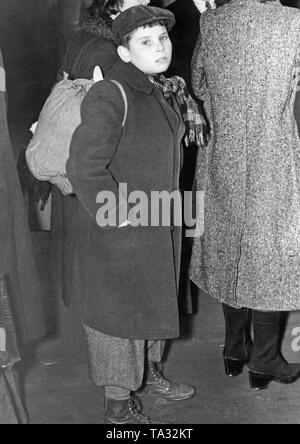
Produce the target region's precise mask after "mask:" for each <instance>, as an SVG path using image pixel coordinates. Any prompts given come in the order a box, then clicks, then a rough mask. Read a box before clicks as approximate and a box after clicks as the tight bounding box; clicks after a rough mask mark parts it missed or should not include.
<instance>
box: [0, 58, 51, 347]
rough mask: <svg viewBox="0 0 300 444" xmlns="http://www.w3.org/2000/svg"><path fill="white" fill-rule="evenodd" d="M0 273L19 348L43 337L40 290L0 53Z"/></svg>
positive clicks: (43, 327) (43, 326)
mask: <svg viewBox="0 0 300 444" xmlns="http://www.w3.org/2000/svg"><path fill="white" fill-rule="evenodd" d="M0 272H1V273H3V275H4V278H5V281H6V284H7V288H8V293H9V298H10V301H11V304H12V310H13V315H14V319H15V322H16V327H17V330H18V339H19V343H20V345H25V344H26V343H27V341H28V340H30V339H35V338H38V337H40V336H42V335H43V334H44V333H45V325H44V318H43V312H42V299H41V296H42V295H41V288H40V285H39V281H38V277H37V272H36V268H35V263H34V258H33V249H32V244H31V236H30V232H29V228H28V226H27V215H26V212H25V208H24V202H23V197H22V192H21V188H20V183H19V179H18V175H17V171H16V165H15V159H14V157H13V153H12V147H11V144H10V139H9V134H8V127H7V118H6V93H5V72H4V68H3V61H2V55H1V52H0Z"/></svg>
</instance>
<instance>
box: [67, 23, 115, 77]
mask: <svg viewBox="0 0 300 444" xmlns="http://www.w3.org/2000/svg"><path fill="white" fill-rule="evenodd" d="M117 58H118V55H117V51H116V44H115V40H114V37H113V34H112V31H111V29H110V28H109V27H108V25H106V23H105V22H104V20H103V19H101V17H98V18H97V19H91V20H89V21H88V22H87V23H86V24H85V25H84V26H83V29H82V30H81V31H80V32H78V34H77V35H76V36H75V37H74V39H73V41H72V42H71V44H70V46H69V48H68V50H67V52H66V54H65V56H64V59H63V62H62V66H61V67H60V74H61V73H62V72H63V71H65V72H66V73H68V74H69V76H70V78H72V79H78V78H83V79H92V78H93V71H94V68H95V66H96V65H99V66H100V67H101V69H102V70H103V72H104V73H107V72H108V71H109V69H110V68H111V67H112V65H113V64H114V62H115V61H116V60H117Z"/></svg>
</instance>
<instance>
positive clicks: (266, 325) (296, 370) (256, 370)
mask: <svg viewBox="0 0 300 444" xmlns="http://www.w3.org/2000/svg"><path fill="white" fill-rule="evenodd" d="M283 315H284V314H283V313H282V312H262V311H256V310H255V311H253V325H254V346H253V352H252V357H251V361H250V364H249V370H250V372H249V377H250V387H251V388H252V389H254V390H263V389H266V388H268V386H269V384H270V383H271V382H272V381H276V382H279V383H282V384H292V383H293V382H295V381H296V380H297V379H298V378H299V377H300V364H289V363H288V362H287V361H286V360H285V359H284V358H283V356H282V354H281V322H282V317H283Z"/></svg>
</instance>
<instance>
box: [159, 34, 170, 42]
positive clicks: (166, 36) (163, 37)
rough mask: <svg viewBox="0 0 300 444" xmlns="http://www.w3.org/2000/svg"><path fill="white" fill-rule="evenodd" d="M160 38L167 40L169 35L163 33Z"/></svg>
mask: <svg viewBox="0 0 300 444" xmlns="http://www.w3.org/2000/svg"><path fill="white" fill-rule="evenodd" d="M161 40H164V41H165V40H169V36H168V35H163V36H162V37H161Z"/></svg>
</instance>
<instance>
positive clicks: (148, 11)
mask: <svg viewBox="0 0 300 444" xmlns="http://www.w3.org/2000/svg"><path fill="white" fill-rule="evenodd" d="M159 21H164V22H165V24H166V27H167V29H168V30H169V31H170V30H171V29H172V28H173V26H174V25H175V23H176V19H175V16H174V14H173V13H172V12H170V11H168V10H167V9H162V8H155V7H153V6H134V7H132V8H129V9H126V10H125V11H124V12H122V13H121V14H120V15H118V17H117V18H116V19H115V20H114V21H113V25H112V31H113V33H114V35H115V37H116V38H117V40H118V41H120V39H121V38H122V37H124V36H126V35H128V34H130V33H131V32H132V31H135V30H136V29H138V28H140V27H141V26H144V25H148V24H150V23H153V22H159Z"/></svg>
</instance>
